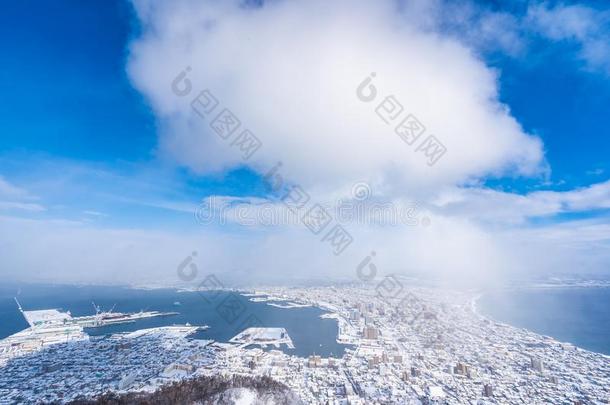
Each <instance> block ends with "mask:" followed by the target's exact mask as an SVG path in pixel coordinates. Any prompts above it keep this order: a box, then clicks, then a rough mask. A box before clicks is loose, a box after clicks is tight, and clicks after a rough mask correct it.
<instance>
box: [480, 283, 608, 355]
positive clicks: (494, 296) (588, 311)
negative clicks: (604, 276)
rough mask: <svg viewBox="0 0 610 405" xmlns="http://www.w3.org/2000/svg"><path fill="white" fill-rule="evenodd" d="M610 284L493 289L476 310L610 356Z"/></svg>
mask: <svg viewBox="0 0 610 405" xmlns="http://www.w3.org/2000/svg"><path fill="white" fill-rule="evenodd" d="M608 308H610V287H605V286H603V287H601V286H600V287H553V288H543V287H528V288H518V289H507V290H494V291H489V292H485V293H483V294H482V295H481V296H480V297H479V298H478V299H477V301H476V310H477V312H478V313H479V314H480V315H482V316H485V317H487V318H489V319H492V320H494V321H498V322H502V323H505V324H508V325H511V326H513V327H517V328H524V329H528V330H530V331H532V332H535V333H537V334H540V335H544V336H550V337H552V338H554V339H556V340H558V341H561V342H566V343H571V344H573V345H575V346H577V347H580V348H582V349H586V350H589V351H592V352H597V353H602V354H605V355H609V356H610V312H608Z"/></svg>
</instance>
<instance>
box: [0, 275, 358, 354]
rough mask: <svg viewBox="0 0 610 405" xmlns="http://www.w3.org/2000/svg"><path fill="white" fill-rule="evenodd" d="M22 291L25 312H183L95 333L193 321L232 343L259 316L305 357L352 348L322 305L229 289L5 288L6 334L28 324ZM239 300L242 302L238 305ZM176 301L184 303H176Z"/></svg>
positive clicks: (1, 330)
mask: <svg viewBox="0 0 610 405" xmlns="http://www.w3.org/2000/svg"><path fill="white" fill-rule="evenodd" d="M17 294H18V295H17ZM16 295H17V297H18V299H19V301H20V303H21V305H22V307H23V309H24V310H37V309H51V308H57V309H60V310H65V311H68V310H69V311H71V313H72V315H73V316H83V315H92V314H94V313H95V311H94V308H93V304H92V301H95V304H96V305H99V306H100V307H101V308H102V309H103V310H109V309H111V308H112V307H113V306H114V305H115V304H116V306H115V311H118V312H139V311H140V310H145V311H146V310H149V311H163V312H179V313H180V314H179V315H176V316H171V317H163V318H151V319H143V320H140V321H136V322H135V323H130V324H122V325H113V326H107V327H103V328H93V329H87V333H89V334H90V335H101V334H108V333H117V332H128V331H134V330H138V329H144V328H153V327H158V326H169V325H174V324H185V323H187V322H188V323H190V324H191V325H208V326H209V327H210V328H209V329H207V330H205V331H200V332H198V333H197V334H196V335H194V336H193V337H194V338H199V339H213V340H216V341H219V342H226V341H228V340H229V339H230V338H232V337H233V336H235V335H236V334H237V333H238V332H240V331H241V330H242V328H243V327H244V325H245V324H247V322H249V321H252V320H253V319H256V322H257V323H258V322H260V325H261V326H264V327H283V328H286V330H287V331H288V334H289V335H290V337H291V338H292V341H293V343H294V346H295V349H294V350H290V349H287V348H285V346H282V350H284V352H286V353H290V354H296V355H298V356H303V357H305V356H309V355H311V354H321V355H323V356H329V355H332V356H335V357H340V356H342V355H343V352H344V350H345V348H346V347H348V346H345V345H341V344H338V343H337V342H336V337H337V322H336V321H335V320H332V319H321V318H320V315H321V314H323V313H324V311H322V310H320V309H318V308H313V307H307V308H291V309H283V308H277V307H273V306H270V305H267V303H264V302H251V301H249V297H244V296H242V295H239V294H236V293H228V292H204V293H197V292H177V291H175V290H134V289H128V288H120V287H89V286H87V287H75V286H43V285H34V286H32V285H28V286H21V287H20V288H19V287H15V286H10V287H9V286H2V287H0V338H4V337H6V336H8V335H11V334H13V333H16V332H18V331H20V330H23V329H25V328H27V326H28V325H27V323H26V322H25V320H24V319H23V316H22V315H21V313H20V312H19V311H18V309H17V305H16V304H15V301H14V300H13V297H14V296H16ZM225 300H226V301H225ZM236 300H237V301H238V302H239V304H235V301H236ZM176 302H179V303H180V305H175V303H176ZM223 303H224V304H228V303H233V304H234V305H236V306H234V307H233V308H235V311H233V312H230V314H231V315H230V316H227V312H226V311H223V310H220V309H219V308H222V305H223ZM225 308H226V307H225ZM237 315H238V316H237ZM249 326H252V325H249ZM255 326H258V325H255Z"/></svg>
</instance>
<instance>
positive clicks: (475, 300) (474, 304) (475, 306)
mask: <svg viewBox="0 0 610 405" xmlns="http://www.w3.org/2000/svg"><path fill="white" fill-rule="evenodd" d="M593 288H600V289H610V285H607V284H600V285H590V284H589V285H582V284H570V285H529V286H523V287H507V288H502V289H495V290H490V291H482V292H478V293H476V294H475V295H474V296H473V297H471V299H470V309H471V311H472V313H473V314H474V315H475V316H477V317H478V318H480V319H484V320H486V321H489V322H493V323H495V324H498V325H502V326H505V327H509V328H513V329H522V330H526V331H527V332H529V333H532V334H535V335H537V336H539V337H541V338H545V339H551V340H553V341H554V342H556V343H559V344H568V345H572V346H574V347H576V348H577V349H578V350H582V351H586V352H589V353H593V354H595V355H600V356H603V357H605V358H607V359H609V360H610V353H609V354H606V353H603V352H600V351H595V350H591V349H587V348H585V347H582V346H581V345H580V344H578V343H575V342H572V341H564V340H560V339H559V338H557V337H555V336H552V335H545V334H543V333H540V332H537V331H535V330H532V329H531V328H528V327H523V326H518V325H513V324H511V323H507V322H504V321H501V320H499V319H496V318H494V317H492V316H491V315H485V314H483V313H482V311H481V306H480V304H479V302H480V301H481V299H482V298H483V296H485V295H486V294H491V293H494V292H504V293H510V292H519V291H544V290H561V289H565V290H574V289H593Z"/></svg>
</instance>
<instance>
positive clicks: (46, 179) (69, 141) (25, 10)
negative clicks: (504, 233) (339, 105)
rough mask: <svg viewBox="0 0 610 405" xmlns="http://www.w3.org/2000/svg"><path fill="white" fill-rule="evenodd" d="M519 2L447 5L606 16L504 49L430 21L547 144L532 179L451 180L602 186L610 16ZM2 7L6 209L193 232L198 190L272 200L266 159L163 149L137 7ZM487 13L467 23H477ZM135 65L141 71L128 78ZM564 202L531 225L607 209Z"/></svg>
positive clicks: (498, 185)
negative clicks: (225, 158) (211, 158)
mask: <svg viewBox="0 0 610 405" xmlns="http://www.w3.org/2000/svg"><path fill="white" fill-rule="evenodd" d="M450 3H451V2H450ZM515 4H518V5H514V4H513V6H511V7H509V8H507V9H503V8H502V6H498V5H496V4H495V3H493V2H477V3H470V2H459V3H458V2H453V3H452V6H454V7H461V5H470V6H469V7H470V8H471V9H475V10H477V11H476V12H475V14H476V15H478V16H479V17H480V16H481V15H485V16H486V15H487V14H486V13H491V12H493V13H499V14H501V15H502V17H503V18H506V19H507V20H510V21H512V20H511V19H515V21H521V20H525V19H526V14H527V13H528V7H530V8H532V7H534V6H540V7H542V8H543V11H544V10H547V11H549V10H551V11H553V10H555V11H556V10H558V7H569V6H571V5H574V4H577V5H578V7H583V8H586V9H588V10H594V11H597V12H599V16H601V17H599V20H595V21H592V22H591V24H593V23H597V24H599V26H596V27H595V29H588V30H587V31H586V35H585V34H582V33H581V32H580V31H579V32H578V33H574V32H572V33H570V32H568V33H566V32H563V31H562V32H559V33H558V32H557V30H556V29H555V30H554V28H553V27H551V28H549V25H548V20H545V19H543V18H540V19H538V20H537V21H542V22H541V23H540V27H541V28H539V29H537V30H535V29H530V28H528V29H524V28H522V26H523V25H521V24H517V25H518V26H519V27H517V28H515V32H511V33H510V35H511V36H512V37H515V38H517V40H518V41H517V40H515V41H514V42H519V43H518V44H516V45H514V44H512V42H511V45H510V46H508V48H511V49H509V50H507V46H505V45H502V46H500V45H497V44H496V43H494V38H499V36H498V37H494V36H493V35H491V36H490V37H489V38H490V39H489V40H486V41H483V42H480V41H478V40H473V39H472V38H473V37H472V36H471V35H472V34H473V33H472V32H465V29H464V22H463V21H461V22H460V21H457V22H456V21H453V20H450V21H449V20H447V21H444V22H442V24H441V23H439V24H438V26H439V27H440V26H446V27H447V26H448V27H451V29H441V28H433V29H432V30H433V31H434V30H436V33H437V34H438V35H441V36H442V35H447V36H449V37H451V38H453V39H455V40H457V41H459V42H461V43H462V44H463V45H464V47H466V48H467V49H470V50H471V52H472V54H473V55H475V56H474V57H475V58H476V59H477V60H478V61H480V62H481V64H482V66H485V67H486V68H487V69H488V71H489V72H493V74H496V75H497V82H496V85H497V91H498V94H497V98H498V101H499V102H501V103H503V104H505V106H506V107H507V108H508V110H509V111H510V115H512V117H514V119H515V120H516V121H517V122H518V123H519V124H520V125H521V126H522V128H523V132H524V133H527V134H529V135H532V136H534V137H537V138H539V139H540V140H541V141H542V145H543V147H542V149H543V151H544V165H545V166H546V169H545V170H539V171H537V172H536V173H533V174H529V175H524V174H523V173H520V172H519V171H518V170H515V171H511V170H504V169H502V170H497V169H496V168H490V169H489V170H487V169H486V170H483V171H482V172H481V173H480V174H476V173H475V174H474V175H473V174H472V173H470V172H469V174H468V176H465V178H463V179H462V180H456V181H455V182H454V183H455V184H454V185H457V186H458V187H464V186H465V185H466V187H465V188H468V187H473V186H474V187H475V188H484V189H485V190H488V191H498V192H506V193H508V194H510V196H511V197H510V198H513V197H518V196H520V195H521V196H527V195H529V194H531V193H534V192H537V191H544V190H547V191H558V192H570V191H573V190H578V189H582V188H587V187H590V186H594V185H596V184H600V183H604V182H605V181H607V180H608V179H610V161H609V158H608V156H609V154H608V152H609V151H610V129H609V128H610V114H609V113H608V106H610V68H608V67H609V66H610V62H608V61H605V60H601V61H600V59H599V58H598V59H594V60H593V59H591V58H589V59H587V57H584V56H583V54H584V51H583V49H586V44H585V42H586V41H589V40H591V41H594V40H598V39H599V38H601V39H602V40H604V39H608V38H610V26H609V25H608V24H607V23H608V21H610V20H609V19H608V18H607V16H608V13H609V11H608V10H604V9H603V7H604V2H579V3H568V2H564V3H559V2H551V3H538V2H530V3H526V2H518V3H515ZM252 7H254V8H257V7H258V6H252ZM262 7H263V8H266V7H267V6H262ZM544 7H546V9H544ZM2 9H3V10H2V13H0V41H1V43H2V47H1V48H0V49H2V53H1V54H0V58H2V63H1V65H2V69H1V70H0V91H1V93H2V97H1V98H0V133H1V134H2V135H1V136H0V176H1V177H0V179H3V182H4V184H5V188H9V187H13V188H14V189H17V190H19V192H18V193H17V194H20V196H21V197H19V198H18V200H19V201H17V203H18V204H14V203H15V201H14V200H15V198H12V199H11V198H8V197H7V201H9V200H10V201H9V202H10V203H11V204H13V205H10V204H9V205H6V204H5V206H4V208H3V210H2V211H0V214H1V215H3V216H6V217H11V218H13V217H14V218H28V219H35V220H62V221H63V220H67V221H75V222H83V223H86V224H94V225H93V226H95V227H99V228H104V227H106V228H121V227H123V228H130V229H131V228H133V229H136V228H137V229H161V230H172V231H180V230H185V229H188V230H196V229H197V224H196V223H195V221H194V220H193V214H192V211H193V209H194V207H196V206H197V204H199V202H200V201H201V200H202V199H203V198H205V197H208V196H211V195H220V196H246V197H264V196H265V195H266V192H265V189H264V187H263V182H262V181H261V174H260V173H261V169H260V168H261V167H263V166H265V164H267V161H264V162H258V164H256V162H255V164H253V165H248V164H247V163H248V162H245V164H244V162H238V163H237V164H234V163H231V164H227V165H225V166H223V167H224V168H225V169H223V170H220V171H218V170H212V171H206V170H200V168H198V167H197V165H194V164H192V162H190V161H185V160H181V159H176V158H175V156H174V155H172V153H167V151H166V150H165V146H164V142H163V141H162V140H163V139H166V138H164V136H167V134H165V135H164V134H163V133H165V132H168V131H171V130H172V128H174V129H175V127H173V126H172V124H171V123H170V124H168V115H167V114H165V113H164V112H160V110H159V108H157V107H156V105H158V103H159V98H158V97H157V95H156V93H155V90H150V88H151V86H149V85H147V84H146V80H147V79H146V78H144V79H142V81H139V80H140V76H138V75H139V74H140V73H139V72H141V71H143V69H144V68H143V67H142V66H141V65H140V62H141V60H139V59H138V58H136V57H133V55H132V54H131V52H132V49H133V48H131V47H132V44H133V43H136V44H138V43H144V42H146V41H147V40H150V41H151V42H153V43H154V41H152V40H151V36H149V35H150V32H149V31H147V30H148V29H149V26H148V25H147V24H150V25H154V23H155V22H154V21H156V20H151V21H153V22H151V21H146V24H143V20H145V18H146V17H143V14H142V11H141V10H139V13H137V12H136V11H135V10H134V8H133V6H132V5H131V4H130V3H128V2H124V1H100V0H96V1H87V2H81V1H57V2H42V3H41V2H33V1H20V2H10V3H6V4H3V5H2ZM143 9H144V7H143ZM577 11H578V10H577ZM604 13H605V14H604ZM406 15H407V17H405V19H406V20H407V21H408V13H407V14H406ZM434 16H435V18H438V19H443V18H446V16H445V17H443V16H442V13H440V14H439V13H436V14H434ZM604 16H605V17H604ZM479 17H473V18H475V20H476V21H477V22H479V21H480V20H482V18H481V19H477V18H479ZM532 18H533V17H532ZM545 18H546V17H545ZM562 18H563V17H562ZM596 18H597V17H596ZM532 21H533V20H532ZM513 23H514V21H513ZM544 24H547V25H544ZM525 25H527V24H525ZM429 29H430V28H428V30H429ZM504 34H506V33H504V32H503V33H502V35H504ZM160 35H161V34H160ZM507 35H508V34H507ZM512 37H511V38H512ZM513 45H514V46H513ZM606 50H607V49H606ZM601 53H602V56H603V52H601ZM596 55H597V54H596ZM607 56H608V55H607ZM609 57H610V56H609ZM130 58H131V59H130ZM596 58H597V56H596ZM134 60H135V62H134ZM592 60H593V61H592ZM130 61H131V62H130ZM166 61H167V59H166V58H164V57H163V55H162V54H160V55H159V58H158V59H155V58H149V59H146V63H147V64H148V67H150V68H151V69H152V68H153V67H154V66H155V65H157V64H158V65H159V66H163V65H164V64H165V63H166ZM130 63H132V66H135V68H134V69H133V70H132V71H131V73H128V70H129V69H128V66H129V65H130ZM204 64H205V62H204ZM185 65H186V64H184V66H185ZM181 66H182V65H181ZM363 71H367V68H364V70H363ZM133 72H136V73H133ZM141 76H142V77H144V75H141ZM142 83H145V84H142ZM222 91H224V90H222ZM236 103H238V102H236ZM238 104H239V103H238ZM168 128H169V129H168ZM193 147H194V148H195V147H197V146H193ZM279 159H281V157H278V160H279ZM502 164H504V163H502ZM506 164H508V165H510V164H512V163H510V162H507V163H506ZM494 167H495V166H494ZM263 172H264V171H263ZM466 177H467V178H468V179H467V180H466ZM473 179H474V180H475V181H474V182H473ZM19 204H23V205H19ZM564 204H565V203H564ZM560 211H561V212H555V213H552V214H544V215H540V216H537V215H531V216H527V217H528V219H527V223H528V225H529V226H534V227H535V226H536V225H538V224H541V223H543V224H549V223H550V224H562V223H564V222H566V221H567V222H569V221H572V220H574V219H583V218H593V217H594V218H599V217H601V218H606V217H607V208H606V207H605V205H603V204H602V205H601V206H595V205H591V206H589V205H587V208H586V209H578V210H567V211H562V210H560Z"/></svg>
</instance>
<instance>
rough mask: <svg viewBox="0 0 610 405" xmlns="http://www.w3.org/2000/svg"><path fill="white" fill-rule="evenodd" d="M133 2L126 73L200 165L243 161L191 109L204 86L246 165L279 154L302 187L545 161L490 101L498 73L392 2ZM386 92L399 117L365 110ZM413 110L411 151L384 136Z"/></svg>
mask: <svg viewBox="0 0 610 405" xmlns="http://www.w3.org/2000/svg"><path fill="white" fill-rule="evenodd" d="M136 5H137V10H138V11H139V16H140V18H141V20H142V22H143V27H144V33H143V34H142V36H141V37H140V38H138V39H137V40H136V41H135V42H134V43H133V44H132V46H131V53H130V58H129V72H130V75H131V77H132V79H133V81H134V83H135V85H136V86H137V87H138V88H139V89H140V90H141V91H142V92H143V93H144V94H145V95H146V96H147V97H148V99H149V100H150V102H151V104H152V105H153V106H154V109H155V111H156V112H157V114H158V116H159V118H160V120H161V123H162V142H161V146H162V149H163V150H164V151H165V152H169V154H170V155H171V156H172V157H174V158H175V159H177V160H179V161H180V162H182V163H184V164H186V165H188V166H190V167H192V168H194V169H195V170H198V171H200V172H206V171H218V170H224V169H227V168H230V167H234V166H236V165H239V164H243V163H244V162H243V161H242V160H241V158H240V155H239V154H238V153H236V150H235V148H231V147H230V142H226V141H223V140H221V139H220V138H219V137H218V136H217V135H216V134H214V133H213V132H212V131H211V130H210V129H209V127H208V123H209V120H208V121H205V120H202V119H201V118H200V117H199V116H198V115H196V114H194V113H193V111H192V110H191V108H190V105H189V102H190V101H191V100H192V99H193V98H194V97H195V96H196V95H197V93H198V90H203V89H204V88H209V89H210V90H211V91H212V93H213V94H214V95H215V96H216V97H217V98H218V100H219V101H220V103H221V104H222V105H223V106H226V107H228V108H230V109H231V110H232V111H233V112H234V113H235V114H236V115H237V117H238V118H239V119H240V120H241V122H242V126H243V127H246V128H248V129H250V130H251V131H253V132H254V133H255V134H256V135H257V136H258V137H259V138H260V139H261V140H262V142H263V147H262V148H261V149H260V150H259V151H258V152H257V153H256V154H255V155H254V156H252V158H251V159H250V160H251V161H249V162H247V163H248V164H250V165H251V166H252V167H254V168H255V169H257V170H259V171H261V172H262V173H265V172H266V171H267V170H268V169H269V168H270V167H272V166H273V165H274V164H275V163H276V162H277V161H282V162H283V163H284V165H283V170H284V173H285V175H286V176H287V177H288V178H290V179H292V180H293V181H295V182H297V183H300V184H303V185H305V186H308V187H320V188H328V189H333V188H336V187H339V186H344V185H345V184H346V183H351V182H353V181H356V180H364V179H366V180H369V181H372V182H376V183H379V184H384V183H385V184H386V185H387V183H391V184H393V185H395V186H396V185H400V187H401V190H402V192H403V193H404V192H405V191H407V192H411V193H413V192H416V191H417V192H421V191H422V190H430V189H435V188H437V187H439V186H441V185H447V184H459V183H462V182H465V181H469V180H471V179H473V178H475V179H476V178H480V177H481V176H485V175H488V174H490V173H495V174H501V173H507V172H516V173H519V174H527V175H531V174H536V173H538V172H539V171H540V170H541V168H542V166H543V164H544V162H543V152H542V145H541V142H540V141H539V140H538V139H537V138H535V137H533V136H531V135H528V134H526V133H524V132H523V130H522V128H521V127H520V125H519V124H518V122H517V121H516V120H515V119H514V118H513V117H512V116H511V115H510V112H509V110H508V108H507V107H506V106H504V105H502V104H501V103H500V102H499V101H498V90H497V77H496V73H495V72H494V71H493V70H492V69H490V68H488V67H486V66H485V64H484V63H483V62H482V61H481V60H479V59H478V58H477V57H476V56H475V55H474V54H473V53H472V52H471V51H470V50H469V49H468V48H466V47H465V46H463V45H462V44H461V43H459V42H458V41H456V40H453V39H450V38H448V37H444V36H442V35H439V34H436V33H434V32H430V31H429V30H428V31H422V30H421V29H419V28H418V27H417V26H415V25H414V24H411V23H410V21H411V19H410V18H405V17H404V15H403V14H401V13H400V11H399V8H398V6H397V4H396V3H394V2H392V1H376V2H361V1H356V2H353V1H349V2H347V1H337V2H325V1H274V2H268V3H266V4H265V5H264V6H262V7H260V8H245V7H242V6H240V5H239V3H238V2H222V4H221V3H220V2H195V1H192V2H191V1H178V2H172V3H163V4H159V3H154V4H151V3H149V2H146V1H139V2H137V3H136ZM411 17H412V16H411ZM186 66H190V67H191V69H192V70H191V72H190V73H189V75H188V78H189V80H191V82H192V84H193V91H192V93H191V94H189V95H188V96H185V97H178V96H176V95H175V94H174V93H172V90H171V86H170V85H171V83H172V80H173V79H174V78H175V77H176V76H177V75H178V74H179V73H180V72H181V71H183V70H184V69H185V67H186ZM371 72H375V73H376V78H375V79H374V81H373V84H374V86H375V87H376V88H377V90H378V94H377V98H376V99H375V100H374V101H373V102H370V103H364V102H362V101H361V100H359V99H358V98H357V97H356V88H357V86H358V85H359V84H360V83H361V82H362V81H363V80H364V79H365V78H366V77H367V76H368V75H369V74H370V73H371ZM390 95H394V96H395V97H396V99H397V100H398V101H399V102H400V103H401V104H402V105H403V106H404V112H403V114H402V115H401V116H400V117H399V118H398V119H397V120H396V121H395V122H393V123H391V124H386V123H384V122H383V121H382V120H381V119H380V118H379V117H378V116H377V115H376V114H375V112H374V109H375V107H376V106H377V105H379V103H380V102H381V101H382V100H383V99H384V97H386V96H390ZM218 108H220V107H218ZM217 111H218V110H217ZM217 111H215V112H217ZM408 113H412V114H414V115H415V116H416V117H417V118H418V119H419V120H420V121H421V122H422V123H423V124H424V125H425V127H426V133H425V134H424V135H423V136H422V137H421V138H419V139H418V141H417V142H416V143H415V145H414V146H409V145H407V144H406V143H404V142H403V141H402V140H401V139H400V138H399V137H398V136H397V135H396V134H395V133H394V132H393V129H394V127H395V126H396V124H397V123H398V122H399V120H400V119H402V118H403V117H404V116H406V115H407V114H408ZM429 134H433V135H435V136H436V137H437V138H438V139H439V140H440V141H441V142H442V143H443V144H444V145H445V146H446V148H447V152H446V154H445V155H444V156H443V157H442V158H441V159H440V160H439V161H438V162H437V163H436V165H435V166H433V167H429V166H428V165H427V164H426V158H425V156H424V155H423V153H422V152H421V151H420V152H416V149H417V145H418V144H419V143H420V142H421V141H423V140H424V138H425V137H426V136H427V135H429ZM389 179H391V181H390V180H389Z"/></svg>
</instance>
